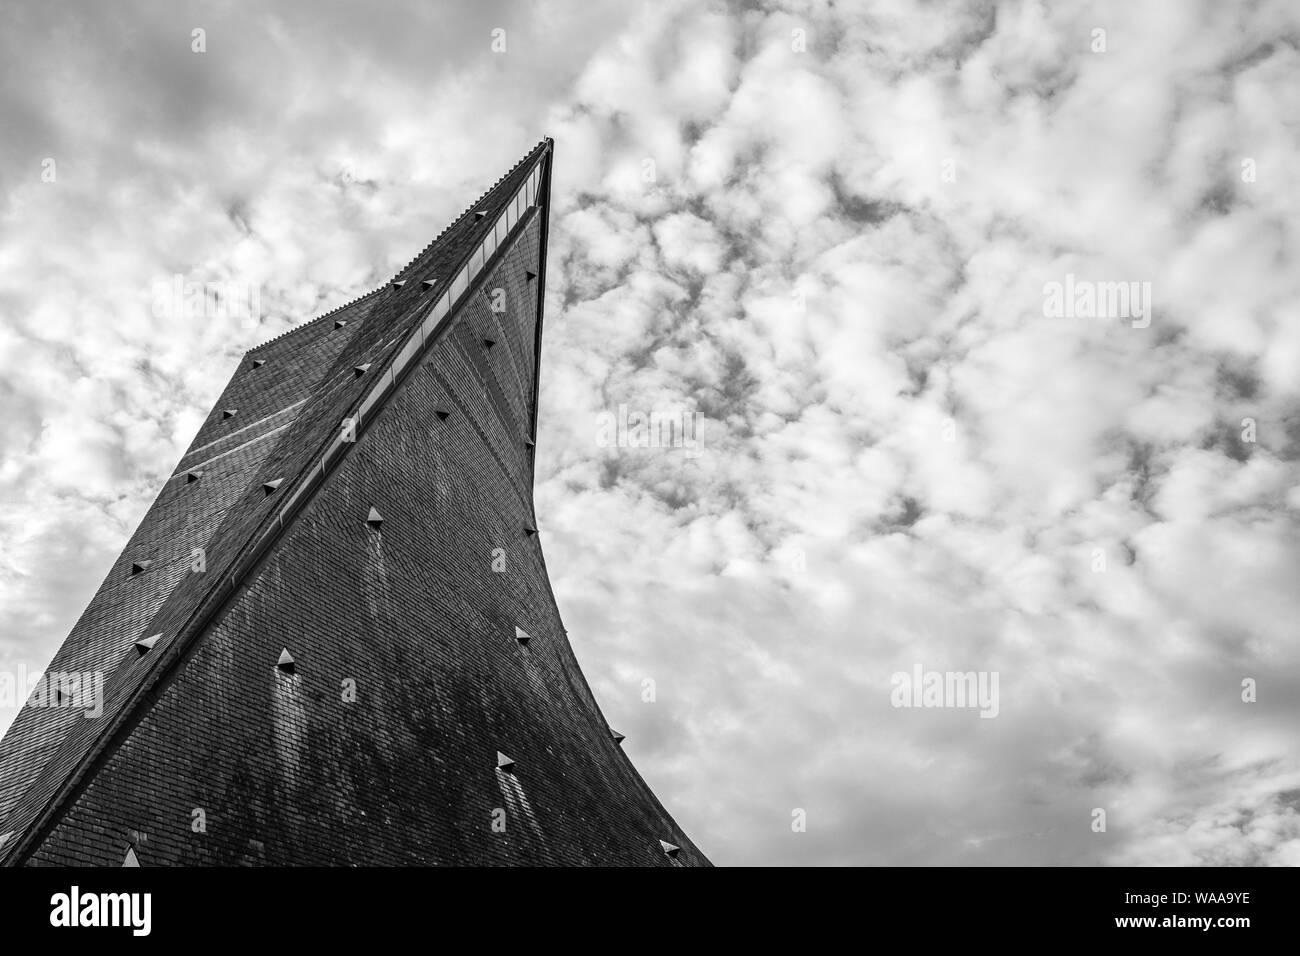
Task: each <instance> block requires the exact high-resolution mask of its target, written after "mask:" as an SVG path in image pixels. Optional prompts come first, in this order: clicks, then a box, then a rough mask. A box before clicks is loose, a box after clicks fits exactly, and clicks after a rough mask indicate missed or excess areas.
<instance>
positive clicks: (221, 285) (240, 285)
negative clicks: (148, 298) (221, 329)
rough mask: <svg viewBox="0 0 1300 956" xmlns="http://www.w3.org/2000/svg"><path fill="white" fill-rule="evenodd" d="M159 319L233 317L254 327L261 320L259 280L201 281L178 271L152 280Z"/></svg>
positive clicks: (242, 325)
mask: <svg viewBox="0 0 1300 956" xmlns="http://www.w3.org/2000/svg"><path fill="white" fill-rule="evenodd" d="M153 314H154V318H156V319H168V320H175V319H206V320H210V321H226V320H229V319H234V320H236V321H238V322H239V326H240V328H244V329H253V328H256V327H257V325H258V323H259V322H261V320H262V287H261V285H260V284H258V283H256V282H235V281H233V280H231V281H227V282H199V281H196V280H193V279H191V280H188V281H187V280H186V279H185V277H184V276H182V275H180V274H179V273H178V274H176V275H174V276H172V277H171V278H170V279H159V280H158V281H156V282H155V283H154V284H153Z"/></svg>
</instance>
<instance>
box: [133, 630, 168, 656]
mask: <svg viewBox="0 0 1300 956" xmlns="http://www.w3.org/2000/svg"><path fill="white" fill-rule="evenodd" d="M160 637H162V635H161V634H152V635H150V636H149V637H142V638H140V640H138V641H136V642H135V649H136V651H137V652H139V654H140V656H141V657H144V656H145V655H146V654H148V653H149V652H150V651H151V650H153V646H154V645H155V644H157V643H158V639H159V638H160Z"/></svg>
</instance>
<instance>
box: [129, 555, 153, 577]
mask: <svg viewBox="0 0 1300 956" xmlns="http://www.w3.org/2000/svg"><path fill="white" fill-rule="evenodd" d="M151 567H153V561H151V560H149V559H148V558H146V559H144V560H143V561H132V562H131V573H132V574H143V573H144V572H145V571H148V570H149V569H150V568H151Z"/></svg>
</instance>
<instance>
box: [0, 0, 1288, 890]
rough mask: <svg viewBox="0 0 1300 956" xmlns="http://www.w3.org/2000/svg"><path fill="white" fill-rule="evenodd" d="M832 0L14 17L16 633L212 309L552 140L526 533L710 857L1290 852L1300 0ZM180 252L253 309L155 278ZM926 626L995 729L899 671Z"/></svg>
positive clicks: (74, 579) (348, 292)
mask: <svg viewBox="0 0 1300 956" xmlns="http://www.w3.org/2000/svg"><path fill="white" fill-rule="evenodd" d="M848 6H851V7H853V9H851V10H845V9H841V7H840V6H836V7H834V8H832V7H831V6H830V5H828V4H817V3H790V4H784V5H783V4H776V3H773V4H764V5H762V6H761V7H753V6H739V5H735V6H733V5H723V4H699V3H653V4H608V5H606V4H601V5H599V6H598V7H596V8H595V10H594V11H593V9H592V8H591V5H587V4H576V3H565V2H548V3H540V4H533V3H528V4H475V5H472V6H470V5H465V6H463V7H462V6H459V5H458V6H455V7H452V6H446V7H443V6H439V5H430V4H409V5H401V4H389V5H385V6H383V7H382V8H380V9H378V10H376V9H374V8H372V7H370V6H363V5H350V4H316V3H313V4H293V3H289V4H277V5H276V7H275V10H274V12H269V11H266V10H263V9H261V8H258V7H255V6H253V5H247V6H242V5H223V6H222V7H220V8H219V9H213V8H209V7H207V6H205V5H201V4H185V3H180V4H170V5H167V7H166V8H159V7H156V6H154V5H149V6H148V7H146V6H145V5H143V4H140V5H132V4H114V5H113V6H112V8H111V10H110V8H107V7H105V6H104V5H102V4H81V5H55V4H48V5H42V6H34V7H17V6H16V5H10V6H9V7H7V8H6V9H5V11H4V12H3V14H0V16H2V17H3V18H4V24H3V30H0V46H2V47H3V50H0V53H2V54H3V55H2V56H0V77H2V78H3V83H2V85H0V123H2V124H3V129H4V131H5V134H4V136H2V137H0V190H2V192H0V216H2V217H3V233H0V316H2V317H3V323H2V324H0V373H2V374H0V396H3V403H4V414H3V416H0V439H2V440H3V444H2V445H0V666H3V667H5V668H10V669H14V668H18V667H19V666H23V667H27V668H29V669H34V668H38V667H40V666H41V665H42V664H43V663H44V662H46V661H47V660H48V659H49V657H50V656H51V655H52V653H53V651H54V649H55V647H56V646H57V644H58V642H59V641H60V640H61V638H62V637H63V635H64V634H65V633H66V631H67V630H68V629H69V627H70V626H71V624H72V623H73V621H74V619H75V615H76V614H77V612H78V611H79V609H80V608H81V607H82V606H83V604H84V602H85V601H86V600H87V599H88V598H89V596H90V594H91V593H92V591H93V589H94V588H95V587H96V586H97V584H98V582H99V580H100V578H101V576H102V574H103V573H104V571H105V569H106V568H107V567H108V565H109V563H110V562H111V560H112V559H113V557H115V556H116V554H117V552H118V550H119V549H120V547H121V544H122V542H123V541H124V539H125V537H126V535H127V534H128V533H129V531H130V529H131V528H132V527H133V526H134V524H135V522H136V521H137V520H138V518H139V517H140V516H141V515H142V514H143V511H144V509H145V508H146V507H147V505H148V503H149V501H150V500H151V496H152V494H153V493H154V492H155V491H156V489H157V487H158V485H159V483H160V481H161V480H162V478H163V477H164V476H165V474H166V473H167V469H168V468H169V467H170V466H171V464H172V463H173V462H174V461H175V460H176V459H177V458H178V457H179V454H180V452H181V451H182V449H183V448H184V446H185V445H186V444H187V443H188V441H189V439H190V438H191V436H192V435H193V432H194V431H195V429H196V428H197V425H198V423H199V421H200V416H201V415H202V414H203V413H204V412H205V411H206V409H207V408H208V407H209V406H210V404H211V402H212V400H213V399H214V398H215V396H216V394H217V393H218V391H219V389H220V388H221V386H222V384H224V381H225V380H226V378H227V377H228V376H229V374H230V371H231V369H232V367H233V365H234V362H235V360H236V357H237V356H238V355H239V354H240V353H241V352H242V351H243V350H244V349H246V348H248V347H249V346H251V345H253V344H255V343H257V342H259V341H262V340H264V339H266V338H268V337H270V336H272V335H275V334H278V333H279V332H282V331H284V330H285V329H287V328H289V327H291V326H292V325H294V324H296V323H298V322H300V321H303V320H305V319H307V318H310V317H311V316H312V315H313V314H316V313H318V312H320V311H323V310H325V309H327V308H329V307H331V306H332V305H335V304H338V303H340V302H342V301H344V300H346V299H348V298H351V297H353V296H355V295H356V294H358V293H360V292H363V291H366V290H368V289H369V288H372V287H374V286H375V285H377V284H379V283H380V282H382V281H383V280H384V279H386V278H387V277H388V276H389V275H390V274H391V273H392V272H393V271H394V270H395V269H396V268H397V267H398V266H400V265H401V264H403V263H404V262H406V261H407V260H408V259H409V257H410V255H411V254H412V253H413V252H414V251H415V250H417V249H418V248H420V247H421V246H422V245H423V244H424V242H426V241H427V240H428V238H429V237H430V236H432V235H433V234H435V233H436V232H437V231H439V230H440V229H441V228H442V226H443V225H444V224H445V222H446V221H447V220H448V219H450V218H451V217H452V216H453V215H455V214H456V213H457V212H458V211H459V206H460V204H461V203H463V202H464V201H465V198H466V196H470V195H476V194H477V193H478V192H479V191H481V190H482V189H483V188H484V187H485V186H486V185H487V182H486V180H485V177H486V176H489V175H490V176H495V175H496V174H497V172H498V171H500V170H502V169H504V168H506V167H508V166H509V165H510V164H512V163H513V162H514V161H515V159H517V158H518V156H519V155H520V154H522V152H523V151H524V150H525V149H526V148H527V147H528V146H529V145H531V143H533V142H535V141H536V140H537V139H538V138H540V137H541V135H543V134H549V135H552V136H554V137H555V139H556V142H557V153H556V163H557V165H556V179H555V187H554V189H555V191H554V197H553V200H554V203H555V210H554V219H553V221H552V224H551V229H552V251H551V261H550V270H551V271H550V275H549V276H548V286H547V287H548V294H549V296H550V301H549V302H548V305H547V308H548V332H547V341H546V352H545V356H544V361H543V376H542V386H543V393H542V402H543V408H542V414H541V429H542V430H541V434H540V436H539V440H538V451H539V473H538V487H537V499H538V513H539V516H540V518H541V521H542V525H543V530H544V532H545V546H546V549H547V557H548V562H549V566H550V569H551V573H552V576H553V579H554V584H555V587H556V591H557V594H558V596H559V599H560V605H561V608H562V610H563V611H564V613H565V617H566V623H567V625H568V628H569V632H570V639H571V640H572V642H573V644H574V646H575V650H576V651H577V653H578V656H579V658H580V660H581V662H582V664H583V667H584V669H585V670H586V673H587V675H588V677H589V679H590V680H591V683H592V686H593V689H594V690H595V692H596V695H597V697H598V698H599V700H600V701H601V703H602V706H603V707H604V708H605V710H606V712H607V715H608V716H609V718H610V721H611V723H612V724H613V725H614V726H616V727H618V728H619V729H621V730H622V731H623V732H625V733H626V734H627V735H628V740H627V743H626V745H625V746H626V748H627V750H628V751H629V753H630V755H631V756H632V757H633V759H634V760H635V761H636V763H637V765H638V766H639V768H640V769H641V770H642V772H643V773H644V775H645V776H646V777H647V779H648V781H649V782H650V783H651V785H652V786H653V787H654V788H655V790H656V791H657V792H658V793H659V795H660V796H661V798H662V799H663V800H664V802H665V804H666V805H667V806H668V807H669V808H670V809H671V810H672V812H673V813H674V814H675V815H676V816H677V818H678V819H679V821H680V822H681V823H682V824H683V825H684V826H685V827H686V828H687V830H688V831H689V832H691V833H692V834H693V835H694V836H696V837H697V838H698V839H699V840H700V842H701V844H702V846H703V847H704V849H705V850H706V851H707V852H709V853H710V854H711V855H712V856H713V857H714V859H715V860H716V861H717V862H719V863H776V862H789V863H851V862H859V863H908V864H923V863H952V862H955V863H994V864H997V863H1048V864H1051V863H1062V864H1106V863H1138V864H1183V863H1189V864H1198V863H1200V864H1213V863H1247V864H1258V863H1270V864H1293V865H1294V864H1300V816H1297V806H1300V740H1298V739H1297V737H1296V735H1295V733H1294V728H1295V726H1296V725H1297V722H1298V719H1300V646H1298V642H1297V639H1296V635H1295V622H1296V621H1297V620H1300V594H1298V593H1297V591H1296V589H1295V587H1294V582H1295V581H1296V580H1297V577H1300V535H1298V534H1297V526H1298V523H1300V522H1298V518H1300V515H1298V512H1300V468H1298V467H1297V459H1300V320H1298V319H1297V308H1296V307H1297V303H1298V300H1300V297H1298V296H1297V290H1298V286H1300V268H1298V266H1300V263H1298V262H1297V251H1296V250H1297V249H1298V248H1300V235H1297V224H1300V208H1297V207H1298V205H1300V199H1298V198H1297V197H1298V196H1300V191H1298V190H1297V189H1296V188H1295V184H1294V177H1293V167H1294V160H1295V156H1296V154H1297V148H1298V147H1300V143H1297V137H1298V136H1300V133H1298V132H1297V128H1296V126H1295V124H1294V123H1289V122H1288V121H1287V118H1288V117H1292V116H1294V115H1296V113H1297V111H1298V110H1300V23H1298V22H1297V12H1296V11H1295V9H1294V5H1293V4H1290V3H1286V2H1274V3H1267V2H1265V3H1259V4H1254V5H1251V6H1249V7H1237V6H1235V5H1221V4H1214V3H1209V2H1206V3H1201V4H1194V3H1173V2H1169V3H1153V4H1142V5H1139V6H1136V7H1135V6H1134V5H1132V4H1124V3H1102V4H1092V5H1088V6H1087V7H1083V6H1073V5H1046V4H1038V3H1029V2H1023V3H1002V4H967V3H960V4H951V5H942V4H939V5H933V6H927V7H926V8H925V9H924V11H921V10H919V9H918V8H917V7H915V6H914V5H911V4H904V3H875V4H871V5H865V4H863V5H848ZM195 28H202V29H204V30H205V31H206V34H205V35H206V45H207V52H206V53H203V54H196V53H193V52H192V50H191V37H192V31H193V30H194V29H195ZM496 29H501V30H504V31H505V34H504V37H505V50H504V52H493V50H492V31H493V30H496ZM1099 31H1100V32H1099ZM46 159H53V160H54V161H55V163H56V164H57V167H56V168H57V179H56V180H55V182H52V183H51V182H43V181H42V175H41V174H42V170H43V161H44V160H46ZM175 274H182V275H184V276H185V277H186V278H187V279H194V280H199V281H226V280H235V281H239V282H243V283H253V284H257V285H258V286H259V287H260V288H261V289H262V291H263V295H262V305H263V309H264V312H265V315H264V316H263V319H262V322H261V324H260V325H258V326H257V327H255V328H243V327H241V326H240V325H239V324H238V323H237V322H234V321H201V320H198V319H188V318H184V319H181V318H178V319H171V320H164V319H160V318H159V317H157V316H156V315H155V314H154V312H153V310H152V309H151V308H150V295H151V289H152V287H153V285H154V283H156V282H157V281H159V280H166V279H169V278H170V277H171V276H173V275H175ZM1067 276H1074V277H1077V279H1078V280H1080V281H1083V282H1093V283H1109V282H1138V283H1142V282H1149V283H1150V288H1151V290H1152V300H1151V322H1150V324H1149V326H1147V327H1145V328H1138V327H1135V326H1134V323H1132V322H1131V321H1129V319H1127V318H1125V317H1123V316H1110V317H1101V318H1069V319H1066V318H1054V317H1050V316H1049V315H1048V314H1047V312H1046V310H1045V307H1044V298H1045V292H1044V290H1045V288H1046V287H1047V286H1048V284H1050V283H1054V282H1064V281H1065V280H1066V277H1067ZM620 406H627V408H629V409H631V410H634V411H638V410H639V411H643V412H652V411H661V412H671V411H676V410H680V411H681V412H683V413H690V414H691V415H693V416H696V417H695V418H694V421H695V422H696V423H697V429H696V441H697V447H696V449H695V450H694V451H692V452H689V453H688V450H687V449H680V448H626V447H617V446H611V445H609V444H608V443H603V442H602V441H600V440H599V437H598V436H599V435H600V429H599V427H598V422H599V421H600V420H601V416H602V415H607V414H617V413H618V410H619V408H620ZM1246 420H1249V422H1250V423H1251V424H1250V427H1249V428H1248V427H1247V425H1246V424H1245V422H1246ZM1252 439H1253V440H1252ZM918 665H919V666H921V667H923V668H924V669H926V670H936V671H982V672H990V673H992V672H996V673H997V674H998V675H999V677H1000V682H999V688H1000V701H999V708H998V714H997V717H996V718H994V719H988V720H985V719H980V717H979V715H978V713H977V712H976V711H975V710H973V709H970V708H966V709H960V708H899V707H894V706H892V705H891V700H890V691H891V676H892V675H893V674H895V673H896V672H908V673H911V672H912V670H913V668H914V667H916V666H918ZM1248 678H1249V679H1254V680H1255V681H1257V700H1256V701H1255V702H1254V703H1246V702H1243V700H1242V690H1243V689H1242V681H1243V680H1246V679H1248ZM647 680H650V681H653V682H654V683H653V686H654V691H655V693H654V700H653V702H647V701H646V700H645V696H646V694H645V687H646V686H647V685H646V681H647ZM9 717H11V713H10V714H5V715H3V719H4V721H5V722H7V720H8V719H9ZM796 809H799V810H803V811H805V813H806V819H807V829H806V832H795V830H794V829H792V826H791V823H792V819H793V817H792V814H793V812H794V811H795V810H796ZM1097 809H1103V810H1105V811H1106V830H1105V832H1095V831H1094V828H1093V821H1094V820H1095V819H1096V816H1095V813H1094V811H1095V810H1097Z"/></svg>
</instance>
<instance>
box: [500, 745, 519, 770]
mask: <svg viewBox="0 0 1300 956" xmlns="http://www.w3.org/2000/svg"><path fill="white" fill-rule="evenodd" d="M514 768H515V762H514V761H513V760H511V759H510V758H509V757H507V756H506V755H505V754H503V753H502V752H501V751H499V750H498V751H497V769H498V770H504V771H505V772H506V773H514V772H515V769H514Z"/></svg>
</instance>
